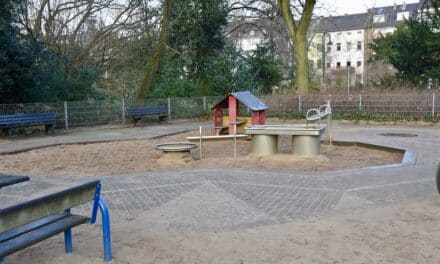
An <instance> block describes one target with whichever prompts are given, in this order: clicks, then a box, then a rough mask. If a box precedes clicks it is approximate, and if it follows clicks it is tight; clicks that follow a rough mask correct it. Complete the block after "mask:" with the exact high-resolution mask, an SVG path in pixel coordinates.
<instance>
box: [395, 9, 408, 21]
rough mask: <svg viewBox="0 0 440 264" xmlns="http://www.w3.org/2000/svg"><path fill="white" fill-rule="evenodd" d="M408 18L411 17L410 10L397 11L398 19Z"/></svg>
mask: <svg viewBox="0 0 440 264" xmlns="http://www.w3.org/2000/svg"><path fill="white" fill-rule="evenodd" d="M405 19H406V20H408V19H409V11H406V12H398V13H397V18H396V20H397V21H403V20H405Z"/></svg>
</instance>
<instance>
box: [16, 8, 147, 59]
mask: <svg viewBox="0 0 440 264" xmlns="http://www.w3.org/2000/svg"><path fill="white" fill-rule="evenodd" d="M143 5H144V2H143V1H141V0H79V1H77V0H29V1H27V3H26V6H23V7H22V8H24V9H25V10H22V12H20V13H21V14H22V15H21V16H20V17H19V24H20V25H21V26H22V29H23V32H24V34H26V35H27V36H30V37H32V38H34V39H38V40H41V41H43V42H44V43H45V44H46V45H47V46H48V47H50V48H51V49H52V50H54V51H55V52H57V53H59V54H65V53H69V54H70V56H73V57H74V58H73V60H72V62H73V63H76V62H79V61H82V60H84V59H85V58H87V57H88V56H90V55H94V56H98V55H101V54H105V53H106V51H108V49H109V47H108V46H107V45H106V44H107V43H108V40H109V39H110V38H114V37H115V36H126V35H127V34H132V33H133V32H135V30H134V29H135V28H136V27H137V26H138V25H139V23H140V22H141V21H142V19H143V15H142V8H141V7H142V6H143ZM101 57H102V56H101ZM97 61H98V63H102V62H103V61H101V60H97Z"/></svg>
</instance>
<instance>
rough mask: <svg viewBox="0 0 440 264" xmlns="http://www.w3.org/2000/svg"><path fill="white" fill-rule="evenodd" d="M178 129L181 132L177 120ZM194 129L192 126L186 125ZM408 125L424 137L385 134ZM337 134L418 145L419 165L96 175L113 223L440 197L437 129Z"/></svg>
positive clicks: (198, 225) (199, 225)
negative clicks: (138, 218)
mask: <svg viewBox="0 0 440 264" xmlns="http://www.w3.org/2000/svg"><path fill="white" fill-rule="evenodd" d="M182 127H183V125H182V124H180V125H179V128H182ZM170 128H171V129H170V130H169V131H175V130H176V128H175V127H173V125H170ZM189 128H192V127H191V125H188V127H185V129H189ZM194 128H195V127H194ZM156 129H157V128H156ZM402 130H405V132H406V131H408V132H409V133H417V134H418V135H419V137H417V138H399V139H393V138H385V137H381V136H379V135H378V134H379V133H398V132H401V131H402ZM154 131H156V130H154ZM382 131H383V132H382ZM164 133H165V132H164ZM146 134H148V133H146ZM334 135H335V138H336V139H344V140H347V139H349V140H356V141H363V142H366V143H374V144H384V145H388V146H392V147H401V148H402V147H403V148H411V149H413V150H415V151H416V152H417V155H418V156H417V164H416V165H414V166H403V167H390V168H382V169H380V168H373V169H348V170H338V171H330V172H325V173H299V172H292V171H283V170H268V169H254V170H252V169H236V168H214V167H213V168H203V169H181V170H157V171H153V172H146V173H140V174H132V175H119V176H104V177H96V178H99V179H101V180H102V183H103V196H104V198H105V199H106V201H107V202H108V204H109V207H110V210H111V212H112V218H113V221H119V219H121V220H123V219H127V218H133V217H136V216H137V215H139V214H142V215H143V216H145V217H144V218H143V219H146V220H145V221H146V223H145V224H148V225H150V226H152V227H160V228H175V229H197V230H230V229H241V228H248V227H255V226H261V225H270V224H274V223H284V222H287V221H291V220H293V219H299V218H301V219H303V218H308V217H311V216H315V215H323V214H330V213H333V212H336V211H338V210H351V209H353V208H367V207H374V206H382V205H384V204H390V203H399V202H404V201H409V200H419V199H436V198H437V195H438V194H437V192H436V189H435V176H434V175H435V172H434V171H435V166H436V164H437V162H438V159H439V157H440V141H439V136H438V135H437V131H436V130H435V129H432V128H406V127H405V128H399V127H387V128H383V127H380V128H379V127H358V126H343V127H337V128H336V129H335V132H334ZM10 148H12V147H10ZM69 184H71V182H69V180H65V179H52V178H40V177H32V180H31V181H30V182H28V183H23V184H17V185H15V186H12V187H10V188H5V189H2V190H0V206H1V205H2V203H6V202H7V201H11V200H17V199H20V198H24V197H27V196H29V195H32V194H38V193H40V192H41V191H42V190H44V191H50V190H51V189H52V188H59V187H60V186H67V185H69ZM90 209H91V208H90V205H85V206H82V207H80V208H78V210H80V211H82V212H84V213H86V214H87V213H88V212H90Z"/></svg>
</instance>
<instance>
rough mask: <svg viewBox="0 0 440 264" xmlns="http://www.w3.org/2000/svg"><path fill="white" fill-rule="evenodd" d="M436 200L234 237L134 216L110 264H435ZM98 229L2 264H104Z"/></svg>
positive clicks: (438, 238) (81, 230) (438, 244)
mask: <svg viewBox="0 0 440 264" xmlns="http://www.w3.org/2000/svg"><path fill="white" fill-rule="evenodd" d="M439 208H440V200H439V201H422V202H413V203H410V204H398V205H394V206H392V207H384V208H375V209H367V210H356V211H350V212H339V213H338V214H336V215H333V216H324V217H317V218H312V219H309V220H301V221H293V222H289V223H287V224H282V225H274V226H265V227H259V228H252V229H245V230H239V231H225V232H196V231H175V230H157V229H153V230H151V229H148V227H146V226H144V225H143V223H142V218H139V217H137V218H136V219H133V220H131V221H127V222H125V223H118V224H114V225H113V230H112V234H113V252H114V261H113V263H222V264H223V263H237V264H240V263H399V264H400V263H411V264H413V263H440V254H439V252H440V229H439V226H440V210H439ZM100 238H101V236H100V233H99V228H97V226H87V225H82V226H80V227H78V228H76V230H75V231H74V239H75V240H74V241H75V242H74V245H75V252H74V253H73V254H71V255H66V254H64V252H63V249H64V247H63V242H62V241H63V239H62V236H57V237H54V238H51V239H49V240H46V241H44V242H41V243H39V244H38V246H34V247H31V248H29V249H28V250H26V251H21V252H19V253H17V254H15V255H12V256H10V257H8V258H6V259H5V260H6V261H5V263H103V261H102V246H101V241H100Z"/></svg>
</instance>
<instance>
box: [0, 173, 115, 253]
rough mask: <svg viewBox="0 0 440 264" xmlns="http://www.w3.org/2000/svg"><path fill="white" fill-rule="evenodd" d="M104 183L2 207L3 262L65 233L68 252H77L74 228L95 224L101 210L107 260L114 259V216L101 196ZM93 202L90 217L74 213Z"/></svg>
mask: <svg viewBox="0 0 440 264" xmlns="http://www.w3.org/2000/svg"><path fill="white" fill-rule="evenodd" d="M100 192H101V183H100V182H99V181H91V182H86V183H82V184H79V185H76V186H74V187H71V188H67V189H64V190H61V191H57V192H54V193H51V194H49V195H44V196H40V197H37V198H35V199H30V200H27V201H24V202H21V203H17V204H14V205H11V206H8V207H5V208H0V261H1V260H2V259H3V257H5V256H7V255H10V254H12V253H14V252H17V251H19V250H21V249H24V248H26V247H28V246H31V245H33V244H36V243H38V242H40V241H42V240H45V239H47V238H49V237H52V236H54V235H56V234H59V233H61V232H64V244H65V251H66V253H69V252H72V251H73V245H72V230H71V229H72V228H73V227H75V226H78V225H81V224H84V223H86V222H90V223H91V224H94V223H95V221H96V216H97V211H98V208H99V210H100V211H101V216H102V232H103V244H104V260H105V261H110V260H111V259H112V252H111V240H110V215H109V212H108V209H107V206H106V203H105V202H104V200H103V199H102V198H101V196H100ZM90 201H93V206H92V215H91V217H90V218H88V217H86V216H82V215H76V214H72V213H71V211H70V210H71V208H72V207H75V206H78V205H81V204H84V203H87V202H90Z"/></svg>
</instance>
